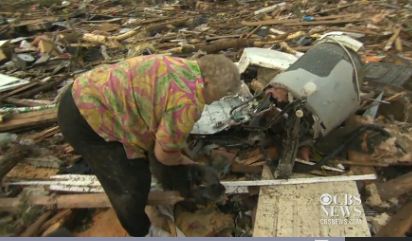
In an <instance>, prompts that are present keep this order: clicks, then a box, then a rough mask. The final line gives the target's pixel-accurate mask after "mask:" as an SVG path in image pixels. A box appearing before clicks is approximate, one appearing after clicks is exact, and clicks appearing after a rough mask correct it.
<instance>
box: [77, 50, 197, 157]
mask: <svg viewBox="0 0 412 241" xmlns="http://www.w3.org/2000/svg"><path fill="white" fill-rule="evenodd" d="M203 85H204V81H203V79H202V76H201V72H200V68H199V66H198V64H197V62H196V61H193V60H186V59H182V58H176V57H169V56H162V55H150V56H140V57H135V58H131V59H127V60H125V61H122V62H120V63H117V64H112V65H101V66H99V67H97V68H95V69H93V70H91V71H89V72H86V73H84V74H82V75H80V76H79V77H78V78H76V80H75V81H74V84H73V89H72V94H73V98H74V101H75V103H76V105H77V107H78V108H79V111H80V113H81V114H82V115H83V117H84V118H85V119H86V121H87V122H88V123H89V125H90V126H91V127H92V129H93V130H94V131H95V132H96V133H97V134H99V136H101V137H102V138H104V139H105V140H106V141H118V142H121V143H122V144H123V146H124V148H125V151H126V154H127V157H128V158H130V159H132V158H138V157H143V156H144V155H145V154H144V153H145V151H148V150H151V149H153V147H154V143H155V140H157V141H158V142H159V143H160V145H161V146H162V148H163V149H165V150H166V151H175V150H180V149H182V148H183V147H184V145H185V141H186V138H187V136H188V135H189V133H190V131H191V130H192V127H193V125H194V123H195V122H196V121H197V120H198V119H199V118H200V116H201V113H202V111H203V107H204V96H203Z"/></svg>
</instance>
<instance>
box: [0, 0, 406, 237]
mask: <svg viewBox="0 0 412 241" xmlns="http://www.w3.org/2000/svg"><path fill="white" fill-rule="evenodd" d="M411 9H412V5H411V4H410V3H409V2H408V1H402V0H399V1H386V0H382V1H378V2H373V3H372V2H369V1H351V2H347V1H337V2H333V3H329V2H328V3H325V2H322V1H305V0H301V1H284V2H282V3H279V2H278V1H269V0H268V1H253V0H252V1H249V0H247V1H246V0H226V1H208V0H202V1H186V0H179V1H130V0H114V1H93V0H92V1H90V0H88V1H86V0H73V1H60V0H42V1H32V0H30V1H23V0H16V1H9V0H3V1H2V4H1V6H0V132H1V133H0V177H1V178H2V189H1V191H0V223H1V225H0V226H1V228H0V235H4V236H52V235H58V233H59V232H60V231H61V230H64V232H62V233H63V234H61V235H66V236H68V235H70V234H71V235H77V236H96V235H101V236H104V235H107V236H113V235H115V236H125V235H126V233H125V232H124V230H122V228H121V227H120V225H117V226H116V227H112V226H111V225H112V224H113V223H112V222H113V219H114V218H115V215H114V212H113V210H111V209H107V208H108V207H110V203H109V202H108V200H107V197H106V196H105V195H104V193H99V192H101V191H102V190H101V187H100V186H99V185H100V184H99V183H98V182H96V180H92V179H90V178H93V177H90V176H89V174H91V171H90V169H89V168H88V167H87V165H85V163H84V161H83V160H82V158H81V157H80V156H78V155H76V153H74V151H73V148H71V147H70V146H69V145H68V144H67V143H65V142H64V140H63V138H62V135H61V134H60V132H59V129H58V126H57V125H56V124H57V123H56V103H57V101H58V99H59V94H60V93H61V92H62V91H63V89H64V88H65V87H66V86H67V85H68V84H70V83H72V81H73V79H74V78H75V77H76V75H78V74H80V73H83V72H85V71H87V70H89V69H91V68H93V67H95V66H97V65H100V64H104V63H115V62H117V61H119V60H122V59H124V58H128V57H133V56H139V55H148V54H168V55H173V56H179V57H185V58H195V57H199V56H202V55H204V54H209V53H222V54H224V55H226V56H228V57H229V58H231V59H232V60H233V61H235V62H237V64H238V67H239V70H240V72H241V73H242V75H241V76H242V80H243V81H244V85H243V86H242V87H243V88H242V91H241V93H240V94H239V95H237V96H230V97H227V98H224V99H222V100H220V101H219V102H215V103H214V104H213V105H210V106H207V107H206V109H205V111H204V112H203V114H202V119H201V120H200V121H199V122H198V123H197V124H196V126H195V127H194V129H193V131H192V135H191V137H190V140H189V147H190V148H189V150H188V153H189V154H190V155H191V156H192V158H193V159H195V160H197V161H199V162H203V163H207V164H209V165H211V166H212V167H214V168H215V169H217V170H218V172H219V174H220V176H221V178H222V180H223V181H224V182H226V183H234V184H235V185H234V186H235V187H234V188H231V189H230V190H229V189H228V190H229V191H227V192H228V194H227V198H226V200H224V201H223V202H222V203H217V204H215V205H214V206H206V207H204V206H196V205H193V204H187V203H186V204H185V205H183V206H184V208H183V207H182V206H181V205H180V204H181V203H182V198H181V197H180V196H178V195H177V194H176V193H168V192H163V191H158V190H155V189H156V188H157V187H156V186H154V187H153V191H152V193H151V197H149V203H150V204H151V206H150V208H151V211H148V212H150V213H151V214H152V215H149V216H151V219H155V218H156V217H157V218H158V219H157V222H153V220H152V223H156V228H154V229H153V230H151V235H156V236H160V235H162V236H251V235H252V234H253V225H254V221H255V220H254V218H255V212H256V208H257V207H256V205H257V199H258V196H259V192H258V191H257V188H258V187H256V185H255V184H256V183H257V182H258V181H261V180H260V179H261V178H262V177H261V173H262V170H263V169H264V168H265V167H267V166H270V167H271V171H272V173H274V174H279V176H278V177H291V175H292V174H302V175H309V174H310V175H312V177H313V175H315V176H319V177H315V178H320V179H322V178H324V179H325V180H332V179H333V178H335V177H332V176H337V175H344V176H345V177H346V176H349V178H350V177H352V176H355V175H374V174H376V177H377V180H371V179H375V178H369V179H368V180H362V181H359V182H358V184H359V191H360V193H361V194H362V200H363V201H364V205H365V206H366V208H365V210H366V211H367V212H366V216H367V219H368V220H369V222H370V226H371V233H372V234H373V235H376V236H404V235H406V234H407V232H408V231H410V227H411V226H412V221H411V218H410V217H412V214H411V210H412V209H411V195H410V194H411V190H412V186H411V183H412V182H411V173H412V152H411V151H412V125H411V123H412V111H411V108H412V104H411V98H412V80H411V77H412V65H411V61H412V40H411V38H412V35H411V33H412V32H411V30H412V25H411V18H412V15H411V13H410V12H411ZM325 46H329V47H330V46H334V47H331V48H334V51H335V52H341V59H345V61H342V62H344V64H342V65H345V68H346V71H342V72H341V73H340V75H339V76H341V77H342V76H344V75H343V74H346V75H347V76H346V78H343V77H342V79H339V81H337V79H336V78H334V77H333V78H331V79H329V80H330V81H329V82H328V83H330V82H332V81H336V83H335V84H341V86H340V87H339V88H337V87H336V86H333V85H330V86H329V87H328V86H326V85H322V83H321V81H322V80H324V79H326V77H325V76H329V74H330V73H332V72H333V71H332V70H334V66H330V65H332V64H331V63H332V62H331V61H328V60H329V59H326V57H325V56H323V55H322V56H321V55H317V54H315V53H319V52H316V51H318V50H319V49H321V48H326V47H325ZM316 49H318V50H316ZM305 53H308V54H305ZM312 54H313V56H312ZM310 56H312V57H310ZM322 61H323V62H322ZM361 61H362V63H361ZM337 62H338V61H337ZM294 70H295V71H301V72H300V73H299V74H298V75H297V77H296V76H295V74H294V72H293V71H294ZM352 70H354V71H352ZM316 71H317V73H318V74H313V73H314V72H316ZM352 72H354V73H355V74H351V73H352ZM331 76H332V74H331ZM295 77H296V78H295ZM298 77H300V79H299V78H298ZM303 97H304V98H303ZM309 97H310V98H309ZM305 98H307V100H308V101H307V102H304V103H303V102H299V100H301V99H305ZM274 100H277V101H278V102H279V103H278V102H276V101H274ZM282 101H283V102H285V103H287V104H286V105H283V103H280V102H282ZM326 102H327V103H328V105H322V103H326ZM286 107H288V108H286ZM289 107H290V110H289ZM234 110H235V111H234ZM286 110H288V111H286ZM271 118H272V119H271ZM292 119H293V120H294V121H291V120H292ZM275 124H276V125H275ZM298 127H299V128H298ZM302 132H305V133H304V134H305V135H303V134H302ZM285 153H286V154H285ZM288 153H290V154H289V155H287V154H288ZM279 160H280V161H279ZM285 160H286V161H285ZM279 163H280V165H279ZM279 166H281V168H279ZM277 168H278V169H277ZM67 174H73V175H79V176H76V178H77V179H76V178H75V179H70V178H72V177H73V176H70V178H69V177H68V176H67ZM65 175H66V176H65ZM85 175H87V176H85ZM56 177H57V178H56ZM345 177H342V178H345ZM374 177H375V176H374ZM59 178H60V179H59ZM64 178H66V179H64ZM295 178H296V176H292V179H290V180H289V181H291V182H292V183H293V180H295ZM305 178H306V177H305ZM308 178H311V177H308ZM330 178H332V179H330ZM299 180H302V179H299ZM305 180H306V179H305ZM311 180H313V179H311ZM322 180H323V179H322ZM333 180H335V179H333ZM241 181H249V182H250V183H252V184H253V185H250V186H254V187H249V186H247V187H242V188H239V187H238V186H236V185H238V184H239V182H241ZM280 182H282V181H280ZM280 182H279V181H275V182H273V183H272V184H271V185H278V184H279V183H280ZM16 183H20V185H16ZM46 183H47V184H46ZM39 185H40V189H35V191H32V188H33V187H31V186H36V188H37V187H38V186H39ZM265 185H266V184H265ZM40 190H41V191H40ZM159 192H160V193H159ZM176 203H178V204H177V205H175V204H176ZM183 203H185V202H183ZM156 205H162V206H164V205H168V206H175V207H176V208H175V210H172V211H170V212H162V211H159V210H157V211H156V210H155V208H154V207H156ZM187 206H188V207H187ZM88 208H94V209H96V211H95V212H87V211H85V210H86V209H88ZM150 208H149V209H150ZM86 217H89V218H86ZM79 220H80V221H79ZM90 220H92V221H91V222H89V221H90ZM159 220H160V221H159ZM84 222H87V223H88V224H85V223H84ZM102 223H103V224H102ZM80 224H81V225H80ZM88 225H89V226H88ZM97 225H103V226H102V227H103V228H100V229H99V228H97ZM80 226H82V227H80ZM79 228H80V229H82V230H80V231H79ZM112 228H113V229H112ZM408 235H410V232H409V234H408Z"/></svg>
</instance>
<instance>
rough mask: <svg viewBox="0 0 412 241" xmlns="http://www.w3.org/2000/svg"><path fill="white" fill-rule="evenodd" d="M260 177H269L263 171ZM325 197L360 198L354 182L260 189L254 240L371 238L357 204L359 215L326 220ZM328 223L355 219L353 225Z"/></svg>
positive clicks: (349, 223) (360, 207) (361, 208)
mask: <svg viewBox="0 0 412 241" xmlns="http://www.w3.org/2000/svg"><path fill="white" fill-rule="evenodd" d="M267 173H270V170H269V171H267ZM262 178H268V176H267V174H266V175H265V173H264V172H262ZM325 194H326V195H331V196H334V195H344V194H348V195H352V196H357V197H359V196H360V195H359V191H358V189H357V187H356V182H354V181H342V182H324V183H310V184H297V185H287V186H283V185H280V186H267V187H261V189H260V193H259V200H258V205H257V211H256V218H255V224H254V229H253V237H288V236H294V237H336V236H340V237H343V236H370V231H369V227H368V224H367V222H366V217H365V214H364V212H363V207H362V205H361V204H360V203H357V205H356V208H358V209H359V210H361V214H360V215H359V216H358V215H355V214H354V213H351V214H350V215H349V216H348V217H345V216H344V215H339V216H338V217H328V216H326V215H325V212H324V210H323V205H322V203H321V199H320V198H321V197H322V196H324V195H325ZM328 207H329V206H328ZM329 220H337V222H340V221H339V220H341V221H342V222H345V221H344V220H354V221H356V223H355V222H353V223H352V222H348V223H346V224H345V223H342V224H339V225H336V224H333V223H329Z"/></svg>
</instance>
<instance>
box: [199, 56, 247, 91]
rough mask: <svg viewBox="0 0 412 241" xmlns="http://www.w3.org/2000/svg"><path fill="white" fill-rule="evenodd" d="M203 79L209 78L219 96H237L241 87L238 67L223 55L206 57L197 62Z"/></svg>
mask: <svg viewBox="0 0 412 241" xmlns="http://www.w3.org/2000/svg"><path fill="white" fill-rule="evenodd" d="M197 62H198V64H199V67H200V70H201V72H202V76H203V78H207V79H208V81H209V83H208V84H210V85H214V86H216V87H218V88H215V89H216V91H218V92H219V95H221V96H226V95H232V94H236V93H237V92H238V91H239V89H240V86H241V82H240V74H239V69H238V68H237V66H236V65H235V64H234V63H233V62H232V61H231V60H230V59H228V58H227V57H225V56H224V55H221V54H209V55H205V56H203V57H201V58H199V59H198V60H197Z"/></svg>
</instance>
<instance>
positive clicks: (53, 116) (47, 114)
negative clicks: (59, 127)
mask: <svg viewBox="0 0 412 241" xmlns="http://www.w3.org/2000/svg"><path fill="white" fill-rule="evenodd" d="M56 121H57V109H50V110H43V111H33V112H29V113H21V114H15V115H13V117H12V118H11V119H10V120H7V121H4V122H3V123H0V132H2V131H15V130H19V129H23V128H27V127H36V126H41V125H45V124H50V123H54V122H56Z"/></svg>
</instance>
